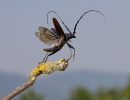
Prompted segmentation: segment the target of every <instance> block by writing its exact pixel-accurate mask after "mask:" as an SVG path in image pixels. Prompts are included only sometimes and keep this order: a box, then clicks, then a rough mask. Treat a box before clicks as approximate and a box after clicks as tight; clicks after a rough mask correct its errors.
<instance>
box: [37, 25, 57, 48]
mask: <svg viewBox="0 0 130 100" xmlns="http://www.w3.org/2000/svg"><path fill="white" fill-rule="evenodd" d="M39 31H40V32H36V33H35V35H36V36H37V37H38V38H39V39H40V40H41V41H42V42H44V43H45V44H47V45H50V46H53V45H54V44H55V43H56V42H57V41H58V36H57V35H56V34H55V33H53V32H51V31H50V30H49V29H47V28H45V27H39Z"/></svg>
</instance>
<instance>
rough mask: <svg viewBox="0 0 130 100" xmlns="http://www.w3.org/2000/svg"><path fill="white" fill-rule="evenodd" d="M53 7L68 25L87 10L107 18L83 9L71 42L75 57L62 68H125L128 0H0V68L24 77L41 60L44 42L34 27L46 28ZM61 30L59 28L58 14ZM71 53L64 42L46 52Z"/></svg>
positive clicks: (129, 61)
mask: <svg viewBox="0 0 130 100" xmlns="http://www.w3.org/2000/svg"><path fill="white" fill-rule="evenodd" d="M51 10H53V11H56V12H57V13H58V14H59V16H60V17H61V18H62V20H63V21H64V22H65V24H66V25H67V26H68V27H69V29H70V30H71V31H72V32H73V30H74V25H75V23H76V22H77V20H78V19H79V18H80V16H81V15H82V14H83V13H84V12H86V11H88V10H99V11H100V12H102V13H103V14H104V15H105V17H106V20H107V26H106V25H105V21H104V19H103V17H102V16H101V15H100V14H99V13H96V12H91V13H88V14H86V15H85V16H84V17H83V18H82V19H81V21H80V22H79V24H78V26H77V30H76V39H72V42H71V44H72V45H73V46H74V47H75V49H76V55H75V61H74V62H73V60H70V62H69V67H68V68H67V69H66V71H67V72H71V71H79V70H80V71H81V70H86V71H94V72H101V73H102V72H106V73H119V74H120V73H121V74H122V73H123V74H129V73H130V11H129V10H130V1H129V0H125V1H122V0H118V1H117V0H115V1H113V0H31V1H30V0H26V1H25V0H21V1H18V0H13V1H12V0H11V1H9V0H8V1H7V0H1V1H0V71H2V72H5V73H19V74H21V75H25V76H27V75H28V74H29V73H30V71H31V70H32V69H33V68H34V67H36V66H37V64H38V62H40V61H42V59H43V58H44V56H45V54H46V52H43V48H47V47H48V46H47V45H46V44H44V43H42V42H41V41H40V40H39V39H38V38H37V37H36V36H35V32H37V31H38V27H39V26H44V27H47V28H48V29H50V28H51V27H54V26H53V23H52V18H53V17H55V18H57V19H58V17H57V16H56V15H55V14H54V13H50V15H49V26H48V25H47V19H46V15H47V13H48V11H51ZM58 21H59V23H60V25H61V26H62V28H63V30H64V32H67V30H66V29H65V28H64V26H63V25H62V23H61V22H60V20H59V19H58ZM69 55H70V50H69V48H68V47H67V46H66V45H65V46H64V47H63V49H62V50H60V51H59V52H57V53H56V54H55V55H52V56H51V57H49V59H48V61H57V60H59V59H60V58H67V57H69Z"/></svg>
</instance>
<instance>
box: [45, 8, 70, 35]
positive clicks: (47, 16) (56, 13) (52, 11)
mask: <svg viewBox="0 0 130 100" xmlns="http://www.w3.org/2000/svg"><path fill="white" fill-rule="evenodd" d="M50 12H53V13H55V14H56V15H57V16H58V17H59V19H60V20H61V22H62V24H63V25H64V26H65V28H66V29H67V30H68V31H69V33H70V34H71V33H72V32H71V31H70V30H69V28H68V27H67V26H66V25H65V23H64V22H63V20H62V19H61V17H60V16H59V15H58V14H57V13H56V12H55V11H49V12H48V13H47V24H48V15H49V13H50ZM48 25H49V24H48Z"/></svg>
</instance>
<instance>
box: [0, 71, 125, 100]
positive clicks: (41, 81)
mask: <svg viewBox="0 0 130 100" xmlns="http://www.w3.org/2000/svg"><path fill="white" fill-rule="evenodd" d="M127 78H128V75H125V74H108V73H98V72H87V71H79V72H72V73H70V72H57V73H53V74H51V75H46V76H45V78H44V76H43V75H41V76H40V78H38V79H37V80H36V81H35V83H34V85H33V86H32V87H31V88H33V89H35V90H36V91H37V92H38V93H40V94H44V95H45V97H46V100H49V99H50V98H65V97H66V96H68V94H69V91H70V90H71V89H72V88H74V87H76V86H84V87H86V88H88V89H90V90H92V91H93V90H95V89H97V88H98V87H99V86H105V87H112V86H119V87H124V86H125V85H126V83H127ZM0 79H1V80H0V98H1V97H3V96H5V95H6V94H8V93H9V92H11V91H12V90H14V89H15V88H17V87H18V86H20V85H21V84H23V83H24V82H25V81H26V80H27V77H23V76H20V75H19V74H5V73H3V72H0ZM17 97H18V96H17ZM17 97H15V98H17Z"/></svg>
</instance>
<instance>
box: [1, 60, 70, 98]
mask: <svg viewBox="0 0 130 100" xmlns="http://www.w3.org/2000/svg"><path fill="white" fill-rule="evenodd" d="M69 60H70V58H69V59H60V60H58V61H56V62H46V63H39V64H38V66H37V67H36V68H34V69H33V70H32V71H31V73H30V74H29V77H28V80H27V81H26V82H25V83H24V84H22V85H21V86H19V87H17V88H16V89H15V90H14V91H12V92H11V93H9V94H8V95H6V96H5V97H3V98H2V99H0V100H10V99H12V98H13V97H15V96H16V95H18V94H19V93H21V92H22V91H24V90H25V89H27V88H28V87H30V86H32V85H33V84H34V82H35V80H36V78H37V77H38V76H39V75H41V74H51V73H52V72H54V71H64V70H65V69H66V68H67V66H68V62H69Z"/></svg>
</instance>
